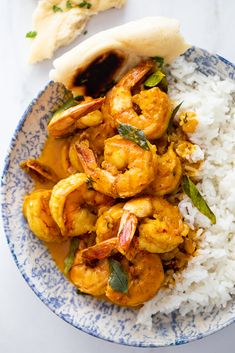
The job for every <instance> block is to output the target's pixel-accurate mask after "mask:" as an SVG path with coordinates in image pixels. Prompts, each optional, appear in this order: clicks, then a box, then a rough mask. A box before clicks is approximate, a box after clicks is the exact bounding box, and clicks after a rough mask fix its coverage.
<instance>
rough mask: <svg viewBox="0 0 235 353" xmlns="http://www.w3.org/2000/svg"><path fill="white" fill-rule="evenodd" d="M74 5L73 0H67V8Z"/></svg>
mask: <svg viewBox="0 0 235 353" xmlns="http://www.w3.org/2000/svg"><path fill="white" fill-rule="evenodd" d="M72 7H73V5H72V3H71V1H70V0H67V1H66V8H67V9H72Z"/></svg>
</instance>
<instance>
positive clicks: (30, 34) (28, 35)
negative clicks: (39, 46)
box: [25, 31, 37, 38]
mask: <svg viewBox="0 0 235 353" xmlns="http://www.w3.org/2000/svg"><path fill="white" fill-rule="evenodd" d="M36 36H37V32H36V31H30V32H28V33H26V35H25V37H26V38H35V37H36Z"/></svg>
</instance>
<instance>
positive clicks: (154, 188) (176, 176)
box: [147, 143, 182, 196]
mask: <svg viewBox="0 0 235 353" xmlns="http://www.w3.org/2000/svg"><path fill="white" fill-rule="evenodd" d="M157 158H158V172H157V174H156V176H155V179H154V181H153V182H152V183H151V184H150V185H149V187H148V190H147V192H148V193H149V194H151V195H156V196H163V195H166V194H170V193H171V192H172V191H174V190H175V189H176V188H177V186H178V185H179V183H180V179H181V176H182V166H181V162H180V159H179V157H177V155H176V153H175V152H174V150H173V143H171V145H170V146H169V148H168V150H167V152H166V153H165V154H163V155H162V156H158V157H157Z"/></svg>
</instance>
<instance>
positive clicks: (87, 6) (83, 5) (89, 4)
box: [78, 0, 92, 9]
mask: <svg viewBox="0 0 235 353" xmlns="http://www.w3.org/2000/svg"><path fill="white" fill-rule="evenodd" d="M91 6H92V4H91V3H90V2H88V1H86V0H84V1H82V2H80V4H78V7H85V8H86V9H90V8H91Z"/></svg>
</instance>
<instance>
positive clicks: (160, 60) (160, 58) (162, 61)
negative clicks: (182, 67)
mask: <svg viewBox="0 0 235 353" xmlns="http://www.w3.org/2000/svg"><path fill="white" fill-rule="evenodd" d="M152 59H153V60H154V61H155V62H156V63H157V64H158V66H159V68H162V66H163V64H164V58H162V57H161V56H153V57H152Z"/></svg>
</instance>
